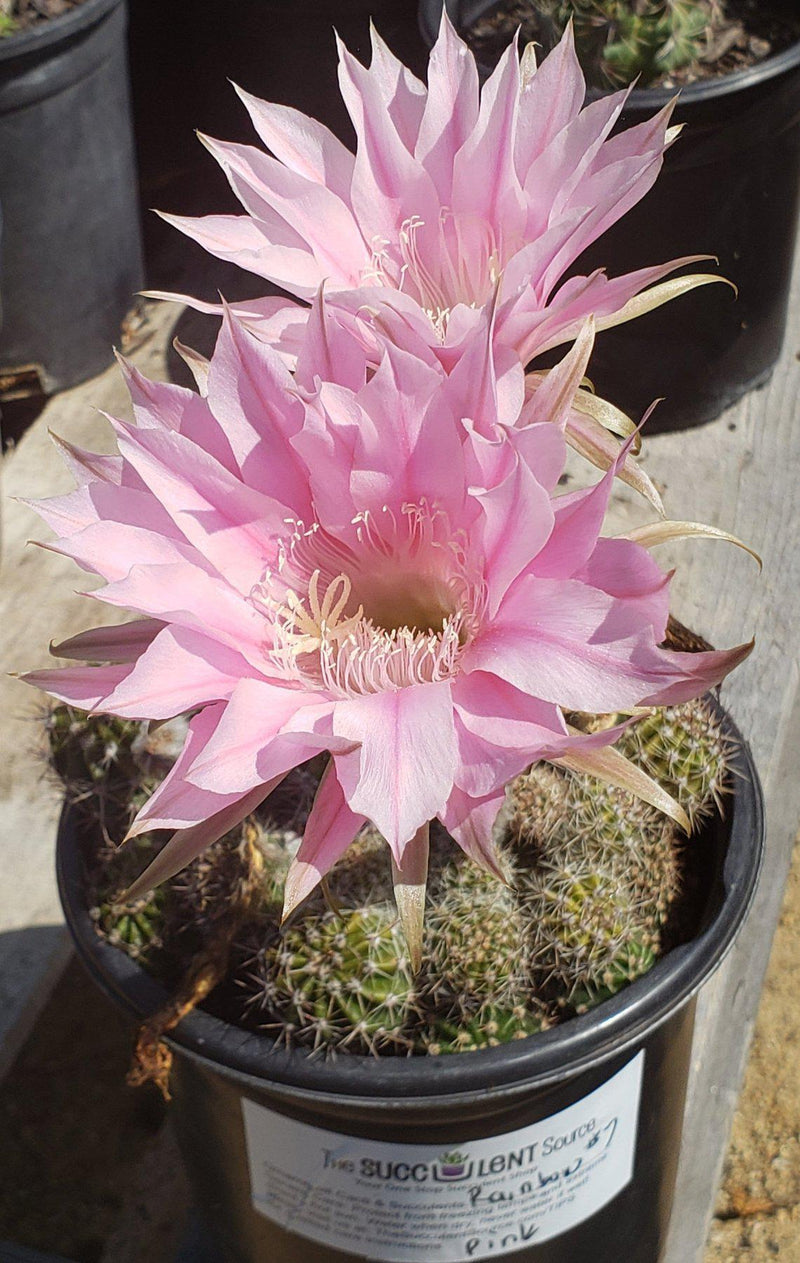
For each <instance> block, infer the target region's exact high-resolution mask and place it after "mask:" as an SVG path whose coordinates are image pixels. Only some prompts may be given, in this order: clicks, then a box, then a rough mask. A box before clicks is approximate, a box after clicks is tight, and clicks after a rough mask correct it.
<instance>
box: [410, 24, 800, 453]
mask: <svg viewBox="0 0 800 1263" xmlns="http://www.w3.org/2000/svg"><path fill="white" fill-rule="evenodd" d="M495 3H496V0H447V8H448V12H449V13H450V15H451V17H452V19H453V21H454V23H455V24H456V26H458V27H459V28H460V29H462V30H463V29H465V28H466V27H467V26H469V25H470V24H471V23H472V22H474V21H475V19H476V18H477V17H479V16H480V15H481V14H482V13H485V12H486V11H487V10H488V9H490V8H493V7H494V5H495ZM441 11H442V0H421V3H420V11H419V18H420V29H421V31H422V34H423V37H424V38H425V39H426V40H427V42H428V43H429V44H430V43H431V42H432V40H433V39H434V38H435V32H436V30H437V29H438V24H439V19H440V16H441ZM597 95H599V93H597V92H591V93H590V94H589V96H590V98H591V97H596V96H597ZM674 96H675V92H674V91H673V90H672V89H661V88H653V89H634V91H633V92H632V93H631V95H630V97H629V101H628V105H627V107H626V109H625V111H624V112H623V115H622V119H621V123H620V127H621V128H625V127H630V126H632V125H634V124H635V123H639V122H642V121H643V120H644V119H646V118H649V117H651V116H652V115H653V114H654V113H656V111H657V110H659V109H660V108H661V107H662V106H663V105H665V104H666V103H667V102H668V101H669V100H671V99H672V97H674ZM673 122H674V123H683V124H685V125H686V126H685V130H684V132H683V134H682V136H681V137H680V139H679V140H678V142H677V143H676V144H675V145H674V146H673V147H672V148H671V149H670V151H669V152H668V153H667V155H666V157H665V161H664V169H663V171H662V173H661V175H660V176H659V178H658V180H657V181H656V184H655V186H654V188H653V189H652V190H651V192H650V193H648V194H647V196H646V197H645V198H644V199H643V201H642V202H641V203H639V205H638V206H636V207H634V209H633V210H632V211H630V212H629V213H628V214H626V215H625V216H624V217H623V218H622V219H621V220H620V221H619V223H617V224H616V225H615V226H614V227H613V228H612V229H611V230H610V231H609V232H607V233H606V234H604V236H603V237H602V238H601V239H600V240H599V241H598V242H596V243H595V244H594V245H593V246H592V247H591V248H590V249H589V250H587V251H586V252H585V254H584V255H583V256H582V257H581V259H580V260H578V262H577V263H576V265H575V267H574V269H573V271H574V272H576V273H579V274H583V273H587V272H589V271H591V270H592V269H594V268H596V267H605V268H606V269H607V271H608V273H609V275H610V276H614V275H619V274H620V273H622V272H628V271H634V270H635V269H637V268H640V267H647V266H651V265H652V264H654V263H662V262H666V261H668V260H669V259H671V258H680V257H682V256H685V255H690V254H703V253H707V254H710V255H714V256H716V257H717V258H718V260H719V272H720V274H721V275H722V276H725V277H728V278H729V279H730V280H731V281H733V282H734V284H735V285H736V286H737V288H738V291H739V294H738V299H735V298H734V295H733V292H732V291H731V290H730V289H729V288H728V287H727V286H722V285H718V286H712V287H710V288H704V289H701V290H698V291H697V292H695V293H692V294H689V295H688V296H685V297H683V298H680V299H678V300H676V301H675V302H674V303H673V304H668V305H667V306H666V307H665V308H663V309H661V310H660V311H657V312H655V313H653V314H651V315H648V316H646V317H642V318H640V319H639V320H635V321H632V322H631V323H630V324H627V325H624V326H621V327H620V328H618V329H614V330H610V331H608V332H606V333H603V334H602V335H601V336H600V337H599V338H598V342H597V348H596V351H595V355H594V357H593V360H592V379H593V381H594V382H595V384H596V387H597V390H598V392H599V393H600V394H601V395H605V396H606V397H608V398H610V399H612V400H613V401H614V402H615V403H617V404H618V405H620V406H622V407H623V408H625V409H626V410H627V411H629V412H630V413H631V415H632V416H634V417H639V416H641V414H642V412H643V411H644V410H645V408H646V407H647V406H648V405H649V404H650V403H651V402H652V401H653V399H655V398H660V397H662V396H664V397H665V398H664V402H663V403H660V404H659V406H658V408H657V409H656V411H655V413H654V415H653V418H652V420H651V421H650V422H648V430H649V431H651V432H652V431H654V430H659V429H662V430H663V429H677V428H682V427H685V426H692V425H698V424H700V423H702V422H704V421H709V420H711V419H712V418H713V417H715V416H718V415H719V413H720V412H722V411H723V410H724V409H725V408H726V407H728V406H729V405H730V404H732V403H733V402H734V401H735V400H736V399H738V398H739V397H740V396H741V395H742V394H744V393H745V392H746V391H748V390H750V389H752V388H753V387H755V386H759V385H762V384H763V383H764V382H766V381H767V380H768V378H769V376H770V373H771V371H772V369H773V366H774V364H775V361H776V359H777V358H778V355H779V354H780V350H781V344H782V341H783V336H784V331H785V326H786V311H787V306H788V301H789V286H790V280H791V269H792V258H793V254H794V245H795V238H796V235H797V222H798V206H799V205H800V43H798V44H795V45H794V46H793V47H791V48H789V49H787V50H786V51H785V52H783V53H780V54H778V55H777V56H774V57H770V58H768V59H766V60H765V61H764V62H762V63H760V64H758V65H755V66H753V67H751V68H750V69H748V70H743V71H740V72H737V73H736V74H731V75H727V76H725V77H722V78H719V79H708V80H703V81H702V82H698V83H694V84H691V85H690V86H688V87H686V88H683V89H682V90H681V92H680V96H679V100H678V105H677V108H676V111H675V115H674V117H673ZM694 270H695V271H697V270H703V271H716V267H715V265H714V264H713V263H711V264H709V265H705V264H701V265H700V267H699V268H697V267H695V268H694Z"/></svg>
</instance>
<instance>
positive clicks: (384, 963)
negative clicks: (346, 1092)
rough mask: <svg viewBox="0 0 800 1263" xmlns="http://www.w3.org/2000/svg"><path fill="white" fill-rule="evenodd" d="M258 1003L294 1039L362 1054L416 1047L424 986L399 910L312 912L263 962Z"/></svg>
mask: <svg viewBox="0 0 800 1263" xmlns="http://www.w3.org/2000/svg"><path fill="white" fill-rule="evenodd" d="M251 981H252V982H253V983H255V985H256V987H257V990H256V991H255V994H253V995H252V996H251V999H250V1007H251V1012H252V1009H253V1007H255V1008H256V1011H257V1012H258V1011H260V1012H261V1014H263V1017H262V1018H261V1020H260V1021H259V1024H260V1025H262V1026H264V1027H265V1028H266V1029H270V1028H272V1027H275V1026H277V1028H278V1029H279V1031H280V1033H281V1035H282V1036H283V1038H284V1039H286V1040H287V1041H288V1040H289V1039H292V1038H293V1039H294V1040H295V1041H296V1042H298V1043H303V1044H308V1045H310V1046H311V1047H313V1048H319V1047H321V1046H323V1045H332V1044H333V1045H336V1046H337V1047H345V1048H350V1049H351V1050H352V1051H354V1052H380V1051H384V1050H386V1049H393V1050H395V1051H396V1050H397V1049H401V1050H404V1051H407V1050H409V1049H410V1048H411V1038H410V1036H409V1034H408V1028H409V1026H410V1025H413V1022H414V1018H415V1016H416V1007H415V1006H416V998H417V991H416V983H415V980H414V975H413V972H412V970H411V964H410V961H409V958H408V953H407V950H406V944H405V939H404V937H403V933H402V930H401V928H400V926H399V923H398V921H397V914H396V912H395V909H394V907H393V906H392V905H391V904H388V903H379V904H372V905H371V906H369V907H365V908H359V909H356V910H352V911H347V912H341V913H340V912H334V911H332V910H327V911H325V912H322V913H321V914H320V913H311V914H310V915H309V914H306V916H305V917H303V918H301V920H300V921H298V923H297V924H296V925H294V926H292V927H290V928H289V929H288V930H287V931H286V933H285V934H284V935H282V936H281V937H280V938H279V939H278V941H277V942H274V943H271V944H268V946H267V947H266V949H265V950H264V951H262V953H261V954H260V955H259V957H258V958H257V961H256V962H255V972H254V974H253V976H252V979H251Z"/></svg>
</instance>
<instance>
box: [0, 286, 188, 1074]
mask: <svg viewBox="0 0 800 1263" xmlns="http://www.w3.org/2000/svg"><path fill="white" fill-rule="evenodd" d="M176 315H177V309H176V308H174V307H173V306H172V305H171V304H170V305H169V306H166V305H162V306H160V305H158V304H155V303H154V304H152V314H151V317H150V321H149V325H148V327H147V328H146V329H144V330H143V331H142V332H143V335H144V336H145V337H146V341H144V342H143V343H142V345H141V347H140V349H139V350H138V351H137V352H134V354H133V356H132V358H133V359H134V360H135V362H136V363H137V364H138V365H139V366H140V367H141V368H142V369H143V371H145V372H147V373H149V374H150V375H151V376H158V375H159V374H162V375H163V373H164V348H165V346H166V345H167V344H168V339H169V335H170V332H171V329H172V325H173V324H174V321H175V318H176ZM129 407H130V404H129V400H128V394H127V391H126V389H125V386H124V385H123V382H122V378H121V375H120V373H119V370H118V369H117V368H116V366H114V367H113V368H110V369H108V371H107V372H105V373H103V374H102V376H100V377H96V378H94V379H93V380H92V381H89V382H85V383H84V384H83V385H81V386H78V387H76V388H75V389H74V390H69V391H65V392H64V393H63V394H61V395H57V396H55V397H54V398H53V399H51V400H50V402H49V403H48V404H47V406H46V408H45V410H44V412H42V414H41V415H40V416H39V417H38V419H37V420H36V422H35V423H34V424H33V425H32V426H31V428H30V429H29V430H28V431H27V432H26V433H25V434H24V435H23V437H22V439H21V440H20V442H19V444H18V445H17V447H16V448H14V449H12V450H10V451H8V452H7V453H6V454H5V456H4V457H3V458H2V480H3V488H2V490H3V497H2V553H0V664H2V671H0V712H2V714H3V724H2V727H0V875H1V876H2V880H0V1075H2V1074H3V1073H4V1071H5V1070H6V1069H7V1068H8V1066H9V1064H10V1062H11V1061H12V1060H13V1057H14V1056H15V1055H16V1052H17V1051H18V1049H19V1047H20V1045H21V1043H22V1041H23V1040H24V1039H25V1037H26V1035H27V1034H28V1032H29V1031H30V1029H31V1028H32V1026H33V1023H34V1022H35V1020H36V1017H37V1015H38V1012H39V1009H40V1007H41V1005H42V1004H43V1003H44V1001H45V999H46V998H47V995H48V994H49V990H50V987H51V986H52V985H53V983H54V982H55V981H56V979H57V977H58V975H59V972H60V970H61V968H62V967H63V965H64V963H65V962H66V960H67V958H68V941H67V936H66V932H65V931H64V929H63V918H62V916H61V908H60V906H59V902H58V894H57V891H56V882H55V872H54V855H55V835H56V825H57V822H58V813H59V811H60V807H61V790H60V787H58V786H56V784H55V781H54V780H53V779H52V778H51V777H50V776H49V775H48V773H47V768H46V764H45V757H44V729H43V725H42V722H41V721H42V717H43V715H44V712H45V707H46V703H45V700H44V698H43V696H42V695H41V694H39V693H38V692H37V691H36V690H35V689H32V688H29V687H28V686H27V685H24V684H20V683H19V681H18V680H15V679H13V678H11V677H10V676H9V675H8V674H7V672H12V671H25V670H33V669H34V668H37V667H42V666H49V665H54V663H53V660H52V659H50V660H49V661H48V651H47V649H48V645H49V643H50V641H51V640H53V639H54V640H62V639H64V638H65V637H67V636H70V635H73V634H74V633H75V632H78V631H81V630H82V629H83V628H84V627H88V626H91V625H92V623H93V622H96V623H100V622H103V621H104V620H105V621H106V622H112V623H113V622H118V621H119V613H118V612H115V611H114V610H113V609H112V608H111V607H110V606H103V605H100V604H99V603H97V602H92V603H90V602H89V601H82V600H80V599H78V598H77V597H76V595H75V594H76V591H77V592H81V591H87V590H88V589H90V588H92V587H96V586H97V581H96V580H95V581H93V578H92V576H91V575H87V574H84V573H83V572H82V571H79V570H78V569H77V567H76V566H75V565H73V564H72V563H71V562H70V561H68V560H67V559H66V558H64V557H61V556H59V555H58V554H56V553H53V552H49V551H47V550H46V549H43V548H36V547H34V546H33V545H32V544H30V543H29V542H28V541H29V540H31V539H47V538H48V537H49V534H50V532H49V531H48V530H47V528H46V527H45V526H44V524H43V523H42V522H41V520H40V519H39V518H38V516H37V515H36V514H35V513H34V512H33V511H32V510H31V509H29V508H28V507H27V506H26V505H24V504H21V503H19V501H17V500H16V498H15V497H17V496H19V497H22V496H27V497H30V498H31V499H38V498H40V497H45V496H51V495H57V494H61V493H62V492H64V491H69V490H71V489H72V487H73V486H74V482H73V479H72V477H71V475H70V474H69V473H68V471H67V470H66V468H65V466H64V464H63V462H62V460H61V459H60V457H59V456H58V453H57V451H56V448H55V445H54V444H53V443H52V441H51V439H50V434H49V431H50V430H51V429H52V430H53V431H55V432H56V433H57V434H59V435H60V436H61V437H63V438H66V439H69V441H70V442H72V443H76V444H77V445H78V446H84V447H90V448H94V449H95V450H97V451H101V450H105V451H108V450H109V449H110V447H111V445H112V443H111V436H110V430H109V426H108V423H107V422H106V421H105V419H104V418H103V417H102V416H101V415H100V410H101V409H102V410H104V411H107V412H110V413H112V414H117V415H120V416H123V415H124V416H127V415H129Z"/></svg>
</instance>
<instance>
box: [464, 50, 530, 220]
mask: <svg viewBox="0 0 800 1263" xmlns="http://www.w3.org/2000/svg"><path fill="white" fill-rule="evenodd" d="M519 99H520V71H519V59H518V55H517V41H516V39H515V40H514V42H513V43H512V44H511V45H510V46H509V47H508V48H507V49H506V51H505V52H504V53H503V55H502V57H501V58H500V60H499V62H498V64H497V66H496V68H495V70H494V71H493V73H492V74H491V76H490V77H489V79H488V80H487V81H486V83H485V84H484V85H483V90H482V92H481V103H480V111H479V115H478V121H477V123H476V125H475V128H474V129H473V131H472V134H471V135H470V136H469V138H468V139H467V141H466V142H465V144H464V145H463V146H462V147H461V149H460V150H459V152H458V154H457V155H456V157H455V160H454V163H453V203H452V209H453V210H454V211H455V213H456V215H469V216H470V217H475V218H483V219H485V220H487V221H488V222H489V223H491V224H494V225H496V226H497V231H498V233H507V234H508V235H509V236H510V237H511V238H512V239H513V238H514V237H515V236H516V235H517V234H518V233H519V232H520V231H522V230H523V228H524V225H525V223H526V219H527V211H526V206H525V199H524V197H523V193H522V186H521V184H520V182H519V179H518V178H517V172H516V169H515V166H514V137H515V133H516V126H517V115H518V111H519ZM476 171H480V172H481V173H482V178H480V179H476Z"/></svg>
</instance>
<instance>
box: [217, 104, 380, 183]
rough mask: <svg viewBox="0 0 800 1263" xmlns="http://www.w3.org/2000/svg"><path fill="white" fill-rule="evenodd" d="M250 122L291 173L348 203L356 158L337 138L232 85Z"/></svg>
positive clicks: (318, 125)
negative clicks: (320, 186)
mask: <svg viewBox="0 0 800 1263" xmlns="http://www.w3.org/2000/svg"><path fill="white" fill-rule="evenodd" d="M233 86H234V88H235V90H236V92H237V93H238V94H239V97H240V99H241V100H242V101H243V102H244V105H245V108H246V109H247V112H248V114H249V115H250V118H251V120H252V123H253V126H254V127H255V129H256V131H257V132H258V135H259V137H260V138H261V140H262V141H263V142H264V144H265V145H266V146H267V148H268V149H270V150H272V153H273V154H274V155H275V157H276V158H278V159H279V160H280V161H281V162H283V163H284V164H285V165H286V166H287V167H288V168H289V170H290V171H294V172H295V173H296V174H297V175H301V176H304V177H305V179H306V180H313V181H314V182H315V183H317V184H324V185H326V186H327V187H328V188H329V189H330V190H331V192H332V193H335V194H336V196H337V197H339V198H341V200H342V201H345V202H346V201H347V199H348V195H349V192H350V181H351V180H352V178H353V163H354V161H355V159H354V158H353V155H352V154H351V152H350V150H349V149H346V148H345V146H344V145H343V144H342V142H341V141H340V140H339V139H338V137H336V136H334V134H333V132H332V131H330V130H329V129H328V128H327V127H325V126H324V125H323V124H322V123H318V122H317V120H316V119H314V118H309V117H308V115H307V114H301V113H300V111H299V110H294V109H292V108H291V107H290V106H288V105H273V104H272V103H270V102H268V101H261V100H259V99H258V97H255V96H251V95H250V93H249V92H245V91H244V89H243V88H240V87H238V86H237V85H236V84H234V85H233Z"/></svg>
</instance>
